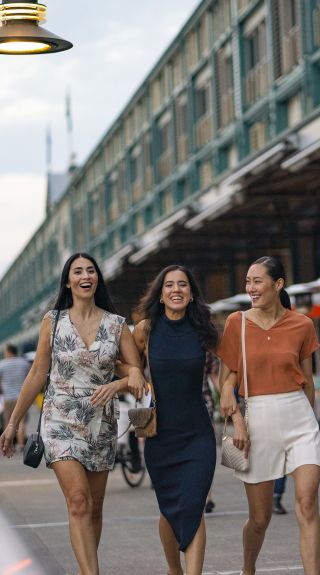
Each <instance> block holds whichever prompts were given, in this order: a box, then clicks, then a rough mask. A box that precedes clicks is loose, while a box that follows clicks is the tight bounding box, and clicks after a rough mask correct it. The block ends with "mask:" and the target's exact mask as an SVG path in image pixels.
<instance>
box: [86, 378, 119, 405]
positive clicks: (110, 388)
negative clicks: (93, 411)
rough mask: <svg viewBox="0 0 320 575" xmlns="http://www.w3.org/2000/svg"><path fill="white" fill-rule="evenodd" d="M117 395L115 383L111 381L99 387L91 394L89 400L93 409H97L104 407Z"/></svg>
mask: <svg viewBox="0 0 320 575" xmlns="http://www.w3.org/2000/svg"><path fill="white" fill-rule="evenodd" d="M117 393H118V386H117V382H116V381H111V382H110V383H105V384H104V385H100V386H99V387H98V388H97V389H96V390H95V392H94V393H93V394H92V397H91V399H90V401H91V404H92V405H93V407H98V406H99V405H106V404H107V403H109V401H111V399H112V398H113V397H114V396H115V395H116V394H117Z"/></svg>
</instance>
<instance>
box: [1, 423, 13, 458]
mask: <svg viewBox="0 0 320 575" xmlns="http://www.w3.org/2000/svg"><path fill="white" fill-rule="evenodd" d="M16 432H17V430H16V427H15V425H13V424H12V423H9V424H8V425H7V427H6V429H5V430H4V432H3V434H2V435H1V437H0V450H1V451H2V455H4V456H5V457H12V456H13V454H14V445H13V441H14V438H15V436H16Z"/></svg>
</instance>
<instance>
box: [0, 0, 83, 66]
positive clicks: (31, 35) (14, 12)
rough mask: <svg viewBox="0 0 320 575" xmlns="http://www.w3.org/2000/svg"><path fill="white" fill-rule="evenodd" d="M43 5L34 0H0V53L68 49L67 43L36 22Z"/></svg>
mask: <svg viewBox="0 0 320 575" xmlns="http://www.w3.org/2000/svg"><path fill="white" fill-rule="evenodd" d="M46 11H47V8H46V6H45V5H44V4H38V0H29V1H28V2H19V1H18V0H2V3H1V4H0V24H1V26H0V54H12V55H18V54H21V55H23V54H27V55H30V54H41V53H50V52H62V51H63V50H69V48H72V44H71V42H68V41H67V40H64V39H63V38H60V37H59V36H56V35H55V34H52V32H49V30H45V29H44V28H42V27H41V26H40V25H39V22H41V23H42V22H45V20H46Z"/></svg>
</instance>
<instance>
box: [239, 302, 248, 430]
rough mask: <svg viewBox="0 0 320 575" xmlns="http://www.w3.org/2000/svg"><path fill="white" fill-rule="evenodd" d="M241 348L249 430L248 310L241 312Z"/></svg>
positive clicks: (246, 417) (246, 421)
mask: <svg viewBox="0 0 320 575" xmlns="http://www.w3.org/2000/svg"><path fill="white" fill-rule="evenodd" d="M241 314H242V318H241V319H242V321H241V348H242V363H243V383H244V405H245V413H244V421H245V424H246V428H247V431H248V422H249V408H248V374H247V355H246V312H245V311H243V312H241Z"/></svg>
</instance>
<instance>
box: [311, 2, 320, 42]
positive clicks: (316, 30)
mask: <svg viewBox="0 0 320 575" xmlns="http://www.w3.org/2000/svg"><path fill="white" fill-rule="evenodd" d="M312 29H313V43H314V45H315V47H316V48H319V47H320V0H317V3H316V5H315V6H314V8H313V11H312Z"/></svg>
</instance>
